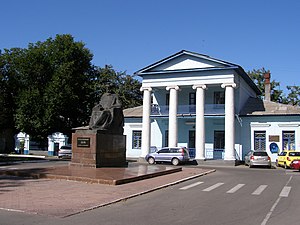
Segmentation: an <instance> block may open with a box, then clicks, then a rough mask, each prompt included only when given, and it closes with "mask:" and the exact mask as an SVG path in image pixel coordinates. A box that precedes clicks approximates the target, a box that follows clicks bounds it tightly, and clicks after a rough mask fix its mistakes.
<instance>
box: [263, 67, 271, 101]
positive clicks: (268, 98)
mask: <svg viewBox="0 0 300 225" xmlns="http://www.w3.org/2000/svg"><path fill="white" fill-rule="evenodd" d="M270 77H271V74H270V73H269V72H267V73H265V74H264V78H265V100H266V101H271V84H270Z"/></svg>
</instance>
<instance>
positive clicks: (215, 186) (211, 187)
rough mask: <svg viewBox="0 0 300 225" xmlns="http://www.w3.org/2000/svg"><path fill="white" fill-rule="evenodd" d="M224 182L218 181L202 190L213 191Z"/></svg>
mask: <svg viewBox="0 0 300 225" xmlns="http://www.w3.org/2000/svg"><path fill="white" fill-rule="evenodd" d="M223 184H224V183H216V184H214V185H212V186H210V187H208V188H205V189H203V190H202V191H212V190H213V189H216V188H218V187H220V186H221V185H223Z"/></svg>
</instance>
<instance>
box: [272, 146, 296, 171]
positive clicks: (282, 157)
mask: <svg viewBox="0 0 300 225" xmlns="http://www.w3.org/2000/svg"><path fill="white" fill-rule="evenodd" d="M296 159H299V160H300V151H295V150H284V151H282V152H281V153H279V154H278V158H277V159H276V166H282V167H284V168H285V169H287V168H290V165H291V163H292V161H293V160H296Z"/></svg>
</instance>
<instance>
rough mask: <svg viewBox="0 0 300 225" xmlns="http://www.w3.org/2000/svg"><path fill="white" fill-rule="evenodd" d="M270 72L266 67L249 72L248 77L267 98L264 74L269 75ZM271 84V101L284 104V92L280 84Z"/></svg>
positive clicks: (272, 82)
mask: <svg viewBox="0 0 300 225" xmlns="http://www.w3.org/2000/svg"><path fill="white" fill-rule="evenodd" d="M269 72H270V71H269V70H266V69H265V68H264V67H262V68H261V69H253V70H251V71H248V72H247V74H248V76H249V77H250V78H251V79H252V80H253V81H254V83H255V84H256V85H257V87H258V88H259V90H260V91H261V92H262V96H265V83H264V74H265V73H269ZM270 84H271V101H274V102H283V91H282V90H280V89H279V88H280V83H279V82H277V81H275V80H272V81H271V82H270Z"/></svg>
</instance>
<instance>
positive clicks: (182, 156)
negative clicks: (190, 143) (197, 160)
mask: <svg viewBox="0 0 300 225" xmlns="http://www.w3.org/2000/svg"><path fill="white" fill-rule="evenodd" d="M145 159H146V161H147V162H148V163H149V164H154V163H155V162H169V163H172V164H173V165H175V166H176V165H178V164H180V163H184V162H188V161H189V160H190V155H189V151H188V149H187V148H185V147H174V148H170V147H165V148H162V149H160V150H158V151H156V152H153V153H149V154H147V155H146V157H145Z"/></svg>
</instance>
